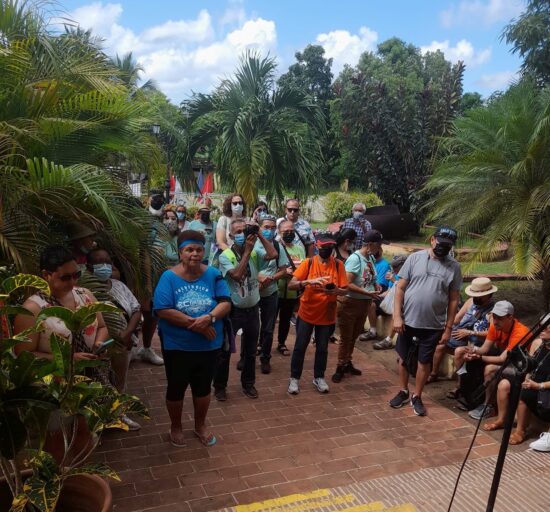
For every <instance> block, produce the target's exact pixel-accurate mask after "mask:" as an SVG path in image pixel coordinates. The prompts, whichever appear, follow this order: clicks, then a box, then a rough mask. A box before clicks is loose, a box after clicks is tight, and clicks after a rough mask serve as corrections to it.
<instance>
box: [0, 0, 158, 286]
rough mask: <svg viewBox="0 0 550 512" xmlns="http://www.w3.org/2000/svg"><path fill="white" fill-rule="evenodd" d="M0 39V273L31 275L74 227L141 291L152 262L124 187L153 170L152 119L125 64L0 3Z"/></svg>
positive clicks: (83, 36)
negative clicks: (44, 253) (48, 247)
mask: <svg viewBox="0 0 550 512" xmlns="http://www.w3.org/2000/svg"><path fill="white" fill-rule="evenodd" d="M0 33H2V38H1V39H0V264H4V265H5V264H10V263H14V264H15V265H16V267H17V268H18V269H20V270H26V271H33V270H36V262H37V254H38V252H39V251H40V249H41V248H42V247H43V246H44V245H45V244H47V243H51V242H59V241H64V240H66V236H67V227H68V226H69V225H70V224H71V223H75V222H78V223H82V224H86V225H88V226H91V227H93V228H95V229H96V230H97V231H98V232H99V238H100V239H101V241H102V242H103V243H104V244H105V245H106V246H107V247H109V248H110V249H111V250H112V252H113V255H114V256H115V257H116V258H117V260H118V261H120V262H121V265H122V267H123V271H124V273H125V275H126V276H127V277H128V279H129V281H130V283H132V284H135V285H136V287H137V288H138V289H140V288H142V280H141V278H140V277H139V276H141V275H143V276H150V275H151V272H152V270H154V267H155V266H157V267H158V266H159V265H160V264H161V258H160V253H159V254H156V253H155V251H154V250H153V251H149V248H150V245H151V237H150V233H151V220H150V219H149V215H147V213H146V212H145V211H144V210H143V209H142V208H141V205H140V204H136V201H135V200H134V199H133V198H132V197H131V196H130V195H129V191H128V188H127V186H126V184H125V181H126V177H127V174H128V173H129V172H137V173H140V172H147V171H148V169H150V168H155V167H160V166H161V162H162V154H161V151H160V150H159V147H158V145H157V141H155V140H154V139H153V138H152V137H151V135H150V134H149V130H150V126H151V124H153V122H155V121H157V119H158V118H159V117H162V116H160V115H158V111H157V110H156V109H155V105H154V104H152V103H151V102H149V101H148V99H147V96H146V94H145V91H142V90H137V89H136V83H135V73H133V74H132V71H131V70H129V68H130V65H131V63H132V60H131V56H130V58H124V59H122V60H120V59H119V62H118V63H117V64H118V66H117V65H114V64H113V62H112V61H111V59H109V58H108V57H107V56H106V55H105V54H104V53H103V52H102V50H101V49H100V47H99V45H98V42H97V41H96V40H95V39H94V38H93V37H92V35H91V34H90V33H88V32H82V31H81V30H78V29H74V28H71V27H67V28H66V29H65V31H64V32H62V33H56V34H54V33H51V32H50V31H49V30H48V22H47V20H46V19H45V18H44V17H43V13H42V12H40V11H38V10H37V9H36V7H35V4H34V3H27V2H24V1H15V0H11V1H10V0H3V1H2V2H0ZM157 122H158V121H157ZM151 252H152V258H145V257H144V254H145V253H151Z"/></svg>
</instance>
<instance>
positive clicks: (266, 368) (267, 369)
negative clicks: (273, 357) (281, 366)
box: [260, 361, 271, 375]
mask: <svg viewBox="0 0 550 512" xmlns="http://www.w3.org/2000/svg"><path fill="white" fill-rule="evenodd" d="M260 368H261V370H262V373H263V374H264V375H267V374H268V373H271V363H270V362H269V361H265V362H260Z"/></svg>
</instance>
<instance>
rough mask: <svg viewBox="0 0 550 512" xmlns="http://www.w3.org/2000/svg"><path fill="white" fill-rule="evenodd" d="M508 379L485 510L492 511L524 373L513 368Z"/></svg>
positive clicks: (486, 511)
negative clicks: (497, 449)
mask: <svg viewBox="0 0 550 512" xmlns="http://www.w3.org/2000/svg"><path fill="white" fill-rule="evenodd" d="M511 368H513V366H511ZM509 380H510V397H509V399H508V412H507V413H506V419H505V421H504V432H503V433H502V441H501V442H500V450H499V452H498V458H497V462H496V465H495V472H494V474H493V483H492V484H491V492H490V493H489V499H488V500H487V508H486V509H485V512H493V508H494V506H495V501H496V499H497V492H498V486H499V484H500V477H501V475H502V469H503V467H504V459H505V458H506V452H507V451H508V444H509V442H510V435H511V433H512V427H513V426H514V418H515V416H516V409H517V408H518V404H519V397H520V395H521V385H522V384H523V381H524V380H525V373H523V372H521V373H520V372H518V371H517V370H515V375H514V376H513V377H510V379H509ZM497 386H498V383H497Z"/></svg>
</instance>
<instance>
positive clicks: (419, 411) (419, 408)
mask: <svg viewBox="0 0 550 512" xmlns="http://www.w3.org/2000/svg"><path fill="white" fill-rule="evenodd" d="M411 405H412V408H413V411H414V413H415V414H416V415H417V416H426V408H425V407H424V404H423V403H422V398H420V397H419V396H416V395H413V397H412V398H411Z"/></svg>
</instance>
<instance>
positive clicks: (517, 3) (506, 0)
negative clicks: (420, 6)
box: [439, 0, 524, 28]
mask: <svg viewBox="0 0 550 512" xmlns="http://www.w3.org/2000/svg"><path fill="white" fill-rule="evenodd" d="M523 8H524V2H523V1H522V0H487V1H485V2H483V1H481V0H462V1H461V2H459V4H458V6H455V5H452V6H451V7H450V8H449V9H446V10H444V11H442V12H441V13H440V15H439V17H440V20H441V24H442V25H443V26H444V27H447V28H449V27H452V26H456V25H479V24H483V25H492V24H494V23H502V22H507V21H509V20H511V19H512V18H514V17H515V16H517V15H518V14H519V13H520V12H521V11H522V10H523Z"/></svg>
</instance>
